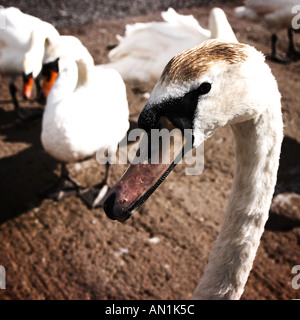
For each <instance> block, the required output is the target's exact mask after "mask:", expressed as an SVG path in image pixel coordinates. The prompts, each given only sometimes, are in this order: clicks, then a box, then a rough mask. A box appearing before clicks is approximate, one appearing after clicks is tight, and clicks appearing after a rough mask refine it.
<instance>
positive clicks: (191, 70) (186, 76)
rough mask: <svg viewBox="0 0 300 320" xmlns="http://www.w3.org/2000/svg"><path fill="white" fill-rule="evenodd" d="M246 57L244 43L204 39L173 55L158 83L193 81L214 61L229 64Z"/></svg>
mask: <svg viewBox="0 0 300 320" xmlns="http://www.w3.org/2000/svg"><path fill="white" fill-rule="evenodd" d="M246 59H247V51H246V45H244V44H240V43H229V42H221V41H217V40H209V41H205V42H203V43H201V44H199V45H198V46H196V47H194V48H191V49H189V50H186V51H184V52H182V53H180V54H178V55H176V56H175V57H173V58H172V59H171V60H170V61H169V63H168V64H167V65H166V67H165V69H164V71H163V73H162V76H161V79H160V83H163V82H165V81H166V82H170V81H176V80H178V81H180V82H184V81H193V80H196V79H197V78H198V77H199V76H200V74H202V73H203V72H205V71H207V70H208V69H209V68H210V67H211V66H212V65H213V64H214V63H216V62H220V61H224V62H227V63H229V64H235V63H240V62H244V61H245V60H246Z"/></svg>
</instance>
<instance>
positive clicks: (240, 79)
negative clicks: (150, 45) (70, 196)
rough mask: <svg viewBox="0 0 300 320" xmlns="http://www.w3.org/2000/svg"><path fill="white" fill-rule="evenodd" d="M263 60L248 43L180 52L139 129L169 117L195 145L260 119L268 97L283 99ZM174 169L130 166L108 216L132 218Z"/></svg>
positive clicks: (216, 43)
mask: <svg viewBox="0 0 300 320" xmlns="http://www.w3.org/2000/svg"><path fill="white" fill-rule="evenodd" d="M264 60H265V59H264V56H263V55H262V54H261V53H260V52H258V51H257V50H256V49H254V48H253V47H251V46H249V45H246V44H240V43H229V42H223V41H220V40H207V41H205V42H204V43H202V44H200V45H198V46H196V47H194V48H192V49H190V50H187V51H184V52H182V53H180V54H179V55H177V56H175V57H174V58H173V59H171V61H170V62H169V63H168V64H167V66H166V67H165V69H164V71H163V73H162V76H161V78H160V80H159V81H158V83H157V84H156V86H155V87H154V89H153V91H152V93H151V96H150V98H149V100H148V102H147V104H146V106H145V107H144V109H143V111H142V112H141V114H140V116H139V119H138V125H139V127H140V128H142V129H144V130H145V131H146V132H151V129H159V128H161V123H162V122H161V119H165V118H166V119H167V120H168V121H167V123H169V124H170V123H171V124H172V126H175V127H177V128H179V129H180V130H181V131H184V130H185V129H190V130H191V131H192V136H193V137H192V138H193V139H192V141H193V145H192V146H193V147H197V146H199V145H200V144H201V143H203V142H204V141H205V140H206V139H208V138H209V137H211V136H212V135H213V134H214V133H215V132H216V131H217V130H218V129H219V128H221V127H223V126H225V125H227V124H235V123H238V122H243V121H246V120H249V119H253V118H255V117H257V116H258V115H260V114H261V113H263V112H264V110H265V108H266V107H267V105H268V104H269V103H270V102H269V101H268V100H270V99H279V100H280V95H279V92H278V89H277V84H276V81H275V79H274V77H273V76H272V74H271V71H270V68H269V67H268V66H267V64H265V62H264ZM164 152H169V151H168V150H164ZM173 167H174V165H173V164H170V165H169V166H166V165H165V164H164V165H163V164H162V165H158V164H153V165H152V164H151V163H150V164H136V165H131V166H130V167H129V169H128V170H127V171H126V173H125V174H124V176H123V177H122V178H121V180H120V181H119V182H118V183H117V184H116V185H115V186H114V187H113V188H112V189H111V190H110V192H109V193H108V195H107V197H106V201H105V204H104V210H105V212H106V214H107V215H108V216H109V217H110V218H112V219H118V220H119V221H124V220H126V219H127V218H129V217H130V215H131V214H132V213H133V212H134V211H135V210H136V209H137V208H138V207H139V205H140V204H141V203H143V202H144V201H145V200H146V199H147V198H148V197H149V196H150V195H151V193H152V192H153V191H154V190H155V189H156V188H157V186H158V185H159V184H160V183H161V182H162V180H163V179H164V178H165V177H166V176H167V174H168V173H169V171H170V170H171V169H172V168H173ZM145 176H146V177H147V179H145ZM133 177H134V179H133ZM150 177H151V179H150ZM136 181H140V182H142V183H138V182H136ZM146 181H148V185H147V182H146ZM124 199H126V201H125V200H124Z"/></svg>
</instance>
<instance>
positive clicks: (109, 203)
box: [103, 193, 117, 220]
mask: <svg viewBox="0 0 300 320" xmlns="http://www.w3.org/2000/svg"><path fill="white" fill-rule="evenodd" d="M115 200H116V194H115V193H112V194H111V195H109V196H108V198H106V200H105V202H104V205H103V209H104V212H105V213H106V215H107V216H108V218H110V219H112V220H116V219H117V217H116V216H115V215H114V214H113V212H114V205H115Z"/></svg>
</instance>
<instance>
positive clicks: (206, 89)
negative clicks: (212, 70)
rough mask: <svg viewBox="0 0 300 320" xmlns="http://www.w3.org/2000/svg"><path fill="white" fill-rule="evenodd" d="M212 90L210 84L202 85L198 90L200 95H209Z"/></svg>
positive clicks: (204, 83)
mask: <svg viewBox="0 0 300 320" xmlns="http://www.w3.org/2000/svg"><path fill="white" fill-rule="evenodd" d="M210 89H211V84H210V83H208V82H203V83H201V85H200V87H199V88H198V92H199V94H207V93H208V92H209V91H210Z"/></svg>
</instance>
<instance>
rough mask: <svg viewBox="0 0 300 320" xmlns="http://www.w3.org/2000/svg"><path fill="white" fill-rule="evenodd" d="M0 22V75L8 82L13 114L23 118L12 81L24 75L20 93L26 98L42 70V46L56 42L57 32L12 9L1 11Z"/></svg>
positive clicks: (48, 25)
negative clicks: (22, 87) (15, 113)
mask: <svg viewBox="0 0 300 320" xmlns="http://www.w3.org/2000/svg"><path fill="white" fill-rule="evenodd" d="M0 21H1V24H3V26H2V25H1V28H0V73H1V74H2V75H3V76H4V77H6V78H7V79H8V83H9V91H10V94H11V97H12V101H13V104H14V108H15V111H16V112H17V114H18V116H20V117H21V118H22V119H24V117H25V115H24V114H23V113H21V110H20V108H19V103H18V100H17V96H16V91H17V88H16V86H15V84H14V81H15V78H16V76H19V75H22V74H23V75H24V90H23V94H24V97H25V98H29V97H30V95H31V90H32V85H33V81H34V80H33V79H36V78H37V76H38V75H39V73H40V71H41V69H42V64H43V57H44V50H45V46H47V45H48V44H49V43H50V42H51V41H55V40H56V39H57V38H58V37H59V33H58V31H57V30H56V29H55V28H54V27H53V26H52V25H51V24H50V23H47V22H44V21H42V20H40V19H38V18H36V17H33V16H31V15H28V14H25V13H23V12H21V11H20V10H19V9H17V8H14V7H9V8H6V9H4V8H0ZM36 84H37V85H38V82H36ZM38 89H39V88H38Z"/></svg>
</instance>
